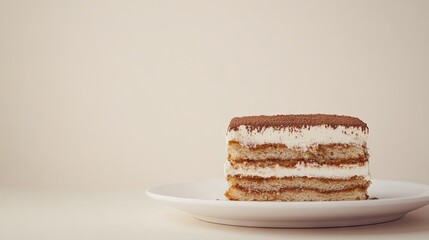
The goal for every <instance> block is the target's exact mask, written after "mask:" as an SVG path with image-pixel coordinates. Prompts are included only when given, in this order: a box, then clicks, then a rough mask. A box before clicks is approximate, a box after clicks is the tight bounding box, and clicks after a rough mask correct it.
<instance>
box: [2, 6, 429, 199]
mask: <svg viewBox="0 0 429 240" xmlns="http://www.w3.org/2000/svg"><path fill="white" fill-rule="evenodd" d="M428 12H429V1H1V2H0V185H1V186H2V187H7V188H9V187H12V188H13V187H22V188H34V189H48V190H49V189H61V190H64V189H65V190H67V189H70V190H76V189H77V190H123V189H129V190H141V191H143V189H145V188H147V187H149V186H151V185H154V184H161V183H165V182H177V181H181V180H186V179H199V178H207V177H222V176H223V169H222V165H223V163H224V161H225V132H226V127H227V125H228V122H229V120H230V118H231V117H233V116H240V115H253V114H279V113H285V114H286V113H337V114H346V115H353V116H358V117H360V118H361V119H362V120H364V121H366V122H367V123H368V125H369V127H370V139H369V147H370V153H371V171H372V175H373V177H375V178H383V179H399V180H408V181H417V182H422V183H426V184H429V174H428V169H429V159H428V156H427V148H428V146H427V144H428V141H427V136H428V135H429V127H428V123H429V107H428V103H429V97H428V90H429V87H428V81H429V80H428V77H429V44H428V43H429V14H428Z"/></svg>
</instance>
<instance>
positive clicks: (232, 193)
mask: <svg viewBox="0 0 429 240" xmlns="http://www.w3.org/2000/svg"><path fill="white" fill-rule="evenodd" d="M225 196H226V197H227V198H228V199H229V200H239V201H294V202H295V201H299V202H302V201H352V200H365V199H368V195H367V193H366V189H362V188H354V189H348V190H343V191H336V192H329V193H321V192H317V191H313V190H309V189H299V190H284V191H278V192H248V191H245V190H243V189H240V188H237V187H230V188H229V189H228V191H227V192H226V193H225Z"/></svg>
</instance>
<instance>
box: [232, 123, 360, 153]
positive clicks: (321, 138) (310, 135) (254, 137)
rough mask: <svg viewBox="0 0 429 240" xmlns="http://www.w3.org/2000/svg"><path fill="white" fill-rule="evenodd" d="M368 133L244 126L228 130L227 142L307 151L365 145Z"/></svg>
mask: <svg viewBox="0 0 429 240" xmlns="http://www.w3.org/2000/svg"><path fill="white" fill-rule="evenodd" d="M367 135H368V131H367V129H366V130H365V129H362V128H360V127H345V126H337V127H336V128H333V127H330V126H327V125H322V126H311V127H307V128H302V129H296V128H287V127H286V128H280V129H276V128H274V127H266V128H263V129H251V128H249V127H248V126H246V125H240V126H238V127H237V128H234V129H230V130H228V132H227V136H226V140H227V142H238V143H240V144H241V145H245V146H249V147H255V146H257V145H264V144H282V145H284V146H286V147H288V148H297V149H307V148H309V147H312V146H316V145H321V144H348V145H358V146H364V145H366V141H367Z"/></svg>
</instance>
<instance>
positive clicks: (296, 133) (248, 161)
mask: <svg viewBox="0 0 429 240" xmlns="http://www.w3.org/2000/svg"><path fill="white" fill-rule="evenodd" d="M367 135H368V127H367V124H366V123H364V122H363V121H361V120H360V119H358V118H354V117H348V116H337V115H324V114H311V115H277V116H249V117H236V118H233V119H232V120H231V122H230V124H229V127H228V133H227V149H228V150H227V151H228V161H227V162H226V163H225V175H226V178H227V181H228V184H229V189H228V190H227V192H226V193H225V196H226V197H227V198H228V199H230V200H241V201H339V200H362V199H367V198H368V195H367V189H368V186H369V185H370V175H369V165H368V151H367V148H366V140H367Z"/></svg>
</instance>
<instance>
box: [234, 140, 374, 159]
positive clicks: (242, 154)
mask: <svg viewBox="0 0 429 240" xmlns="http://www.w3.org/2000/svg"><path fill="white" fill-rule="evenodd" d="M227 152H228V160H230V161H233V160H266V159H276V160H313V162H321V163H322V162H329V161H331V160H336V159H357V160H359V159H368V152H367V148H366V146H365V145H363V146H360V145H350V144H328V145H316V146H312V147H309V148H307V149H306V150H303V149H296V148H288V147H287V146H285V145H283V144H264V145H257V146H254V147H248V146H245V145H242V144H240V143H238V142H234V141H230V142H228V143H227Z"/></svg>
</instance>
